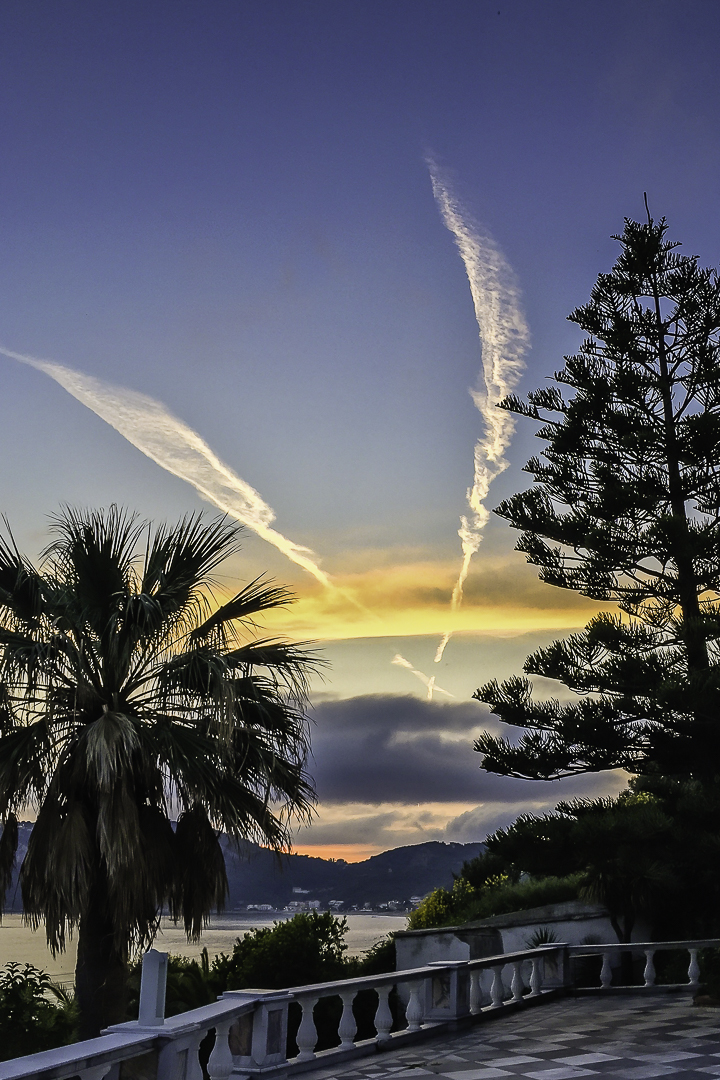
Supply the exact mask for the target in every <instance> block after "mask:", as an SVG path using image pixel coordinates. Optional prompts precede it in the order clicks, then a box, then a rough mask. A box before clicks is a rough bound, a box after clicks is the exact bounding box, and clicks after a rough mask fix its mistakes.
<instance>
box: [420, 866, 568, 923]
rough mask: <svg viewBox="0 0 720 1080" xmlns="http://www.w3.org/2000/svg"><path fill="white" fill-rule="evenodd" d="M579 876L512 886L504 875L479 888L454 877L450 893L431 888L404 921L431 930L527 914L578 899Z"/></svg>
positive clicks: (535, 880)
mask: <svg viewBox="0 0 720 1080" xmlns="http://www.w3.org/2000/svg"><path fill="white" fill-rule="evenodd" d="M581 883H582V875H581V874H572V875H570V876H569V877H562V878H557V877H543V878H530V879H528V880H526V881H520V882H517V883H514V882H513V881H511V880H510V878H509V877H507V876H506V875H504V874H502V875H497V876H495V877H493V878H490V879H488V880H486V882H485V884H484V885H483V886H481V887H479V888H475V887H473V886H472V885H471V884H470V883H469V882H468V881H467V880H466V879H465V878H462V877H461V878H458V879H457V880H456V881H455V884H454V885H453V888H452V890H448V889H435V891H434V892H431V893H430V895H429V896H426V897H425V899H424V900H423V902H422V903H421V904H420V906H419V907H418V908H416V909H415V911H413V912H412V914H411V915H410V918H409V920H408V928H409V929H410V930H424V929H429V928H431V927H436V926H437V927H440V926H457V925H459V924H461V923H466V922H477V921H480V920H482V919H489V918H491V917H492V916H493V915H506V914H508V913H509V912H511V911H527V910H528V909H529V908H534V907H543V906H544V905H545V904H559V903H562V902H563V901H565V900H576V899H577V898H578V895H579V892H580V887H581Z"/></svg>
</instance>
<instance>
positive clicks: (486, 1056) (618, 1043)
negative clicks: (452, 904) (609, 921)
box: [303, 996, 720, 1080]
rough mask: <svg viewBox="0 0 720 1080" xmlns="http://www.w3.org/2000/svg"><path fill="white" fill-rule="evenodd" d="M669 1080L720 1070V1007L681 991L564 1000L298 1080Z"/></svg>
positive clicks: (717, 1073) (684, 1079) (338, 1064)
mask: <svg viewBox="0 0 720 1080" xmlns="http://www.w3.org/2000/svg"><path fill="white" fill-rule="evenodd" d="M431 1075H434V1076H437V1077H441V1078H447V1080H494V1078H495V1077H498V1078H499V1077H513V1076H514V1077H527V1078H529V1080H573V1078H574V1077H580V1076H587V1077H593V1076H594V1077H603V1078H606V1080H610V1078H612V1080H645V1078H646V1077H647V1078H651V1077H656V1076H673V1077H677V1078H678V1080H688V1078H690V1077H693V1078H694V1080H701V1078H703V1077H704V1078H706V1080H707V1078H709V1077H713V1076H717V1077H720V1010H717V1009H703V1008H695V1007H693V1005H692V1002H691V1000H690V999H689V998H687V997H682V998H675V997H673V998H668V997H664V996H663V997H660V996H657V997H648V998H640V997H629V996H628V997H620V996H618V997H613V998H601V997H584V998H578V999H573V998H565V999H564V1000H560V1001H554V1002H549V1003H548V1004H547V1005H545V1004H543V1005H539V1006H537V1007H536V1008H534V1009H528V1010H527V1011H524V1012H521V1013H517V1012H515V1013H510V1014H508V1015H507V1016H501V1015H500V1016H497V1015H496V1016H493V1018H492V1020H491V1021H486V1022H483V1021H480V1022H479V1023H477V1024H476V1025H474V1026H473V1027H472V1028H470V1029H467V1030H465V1031H461V1032H459V1033H458V1034H457V1035H454V1036H453V1035H445V1036H441V1037H438V1038H437V1039H432V1040H429V1041H428V1042H425V1043H419V1044H417V1045H416V1046H410V1047H404V1048H398V1049H397V1050H389V1051H387V1052H386V1053H383V1054H379V1055H377V1056H374V1057H370V1058H367V1059H361V1060H356V1061H348V1062H347V1064H346V1065H343V1064H342V1063H341V1062H336V1063H334V1064H333V1065H332V1066H330V1064H329V1063H328V1065H326V1066H325V1067H324V1068H318V1069H316V1070H314V1071H312V1072H308V1073H305V1074H304V1078H303V1080H305V1078H307V1080H400V1078H402V1080H406V1078H407V1080H412V1078H413V1077H418V1080H420V1078H423V1077H429V1076H431Z"/></svg>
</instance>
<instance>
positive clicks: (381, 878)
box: [223, 841, 484, 909]
mask: <svg viewBox="0 0 720 1080" xmlns="http://www.w3.org/2000/svg"><path fill="white" fill-rule="evenodd" d="M223 846H224V847H225V863H226V866H227V873H228V881H229V883H230V897H229V900H228V904H227V906H228V908H229V909H230V908H233V907H244V906H245V905H246V904H259V903H264V904H272V905H273V907H284V906H285V905H286V904H287V903H288V902H289V901H291V900H303V899H306V900H320V901H321V902H322V904H323V905H327V903H328V901H330V900H343V901H344V902H345V905H346V907H351V906H353V905H357V906H358V907H362V906H363V905H365V904H367V905H369V906H371V907H377V906H378V905H379V904H386V903H388V901H390V900H399V901H401V902H402V901H406V900H409V899H410V897H411V896H424V895H425V893H428V892H430V891H431V890H432V889H435V888H437V887H438V886H439V885H444V886H445V887H446V888H449V887H450V886H451V885H452V881H453V873H458V871H459V870H460V868H461V867H462V864H463V862H465V860H466V859H474V858H475V856H476V855H479V854H480V852H481V851H482V850H483V848H484V845H483V844H442V843H439V842H438V841H433V842H430V843H427V844H412V845H410V846H408V847H400V848H393V849H392V851H383V852H382V854H380V855H373V857H372V858H371V859H365V860H364V861H363V862H357V863H346V862H343V860H341V859H340V860H337V861H333V860H331V859H317V858H314V857H313V856H311V855H283V856H282V857H281V858H280V859H278V858H277V856H275V855H273V854H272V852H270V851H268V850H267V848H261V847H258V846H257V845H255V844H247V845H245V846H244V850H243V852H242V855H238V854H237V853H236V852H235V851H234V850H233V849H232V848H231V847H230V846H229V844H228V843H227V842H225V843H224V845H223ZM293 889H302V890H303V892H302V893H298V892H295V893H293Z"/></svg>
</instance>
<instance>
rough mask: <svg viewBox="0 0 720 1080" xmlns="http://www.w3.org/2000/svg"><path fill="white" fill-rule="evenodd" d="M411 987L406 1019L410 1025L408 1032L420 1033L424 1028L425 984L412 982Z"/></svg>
mask: <svg viewBox="0 0 720 1080" xmlns="http://www.w3.org/2000/svg"><path fill="white" fill-rule="evenodd" d="M409 986H410V1000H409V1001H408V1003H407V1008H406V1010H405V1019H406V1020H407V1023H408V1031H419V1030H420V1028H421V1027H422V1022H423V1016H424V1010H423V1004H422V988H423V983H421V982H412V983H410V984H409Z"/></svg>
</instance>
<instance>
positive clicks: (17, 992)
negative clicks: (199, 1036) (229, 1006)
mask: <svg viewBox="0 0 720 1080" xmlns="http://www.w3.org/2000/svg"><path fill="white" fill-rule="evenodd" d="M347 928H348V927H347V920H345V919H337V918H335V916H333V915H331V914H329V913H322V914H320V913H318V912H308V913H305V912H303V913H301V914H299V915H295V916H294V918H292V919H288V920H287V921H286V922H276V923H275V924H274V925H273V926H272V927H263V928H261V929H254V930H251V931H249V932H248V933H247V934H246V935H245V936H244V937H242V938H238V940H237V942H236V944H235V946H234V948H233V951H232V953H231V954H221V955H219V956H215V957H213V958H212V960H211V959H210V958H209V956H208V953H207V950H206V949H204V950H203V952H202V954H201V957H200V959H199V960H194V959H187V958H185V957H181V956H171V957H170V959H169V966H168V979H167V997H166V1008H165V1013H166V1015H167V1016H175V1015H177V1014H178V1013H181V1012H186V1011H187V1010H188V1009H196V1008H199V1007H200V1006H201V1005H208V1004H210V1003H211V1002H213V1001H215V1000H217V998H218V996H219V995H220V994H222V993H224V992H225V990H242V989H244V988H246V987H253V988H255V987H257V988H263V989H269V990H272V989H282V988H283V987H289V986H302V985H303V984H305V983H313V982H327V981H330V980H333V979H349V978H354V977H356V976H360V975H373V974H377V973H379V972H384V971H394V970H395V945H394V942H393V940H392V938H391V937H388V938H384V939H383V940H382V941H379V942H378V943H377V944H376V945H375V946H373V948H372V949H369V950H368V951H367V952H366V953H365V954H364V955H363V956H361V957H346V956H345V952H346V951H347V945H346V944H345V935H346V933H347ZM140 970H141V968H140V964H139V963H137V964H135V965H134V966H133V967H132V968H131V969H130V973H129V977H128V986H127V1000H128V1009H127V1016H126V1019H128V1020H132V1019H137V1012H138V1001H139V994H140ZM376 1002H377V998H376V996H375V995H374V993H373V992H372V991H368V992H367V993H366V994H361V995H359V996H358V999H357V1000H356V1003H355V1012H356V1016H357V1019H358V1031H359V1035H358V1037H359V1038H369V1037H370V1036H371V1035H373V1034H374V1031H375V1029H374V1028H373V1026H372V1018H373V1015H374V1013H375V1005H376ZM390 1004H391V1008H393V1010H394V1012H395V1013H396V1015H397V1005H396V1003H395V1002H394V1001H393V997H392V996H391V1001H390ZM340 1011H341V1006H340V1002H339V998H338V999H337V1001H336V1000H335V999H327V1000H323V1001H322V1002H320V1004H319V1005H318V1006H317V1008H316V1010H315V1018H316V1021H317V1026H318V1033H319V1038H320V1045H321V1047H322V1048H323V1049H324V1048H327V1047H329V1046H332V1045H334V1043H335V1041H336V1040H335V1034H336V1032H337V1023H338V1019H339V1016H340ZM299 1023H300V1015H299V1008H297V1007H294V1006H293V1007H291V1010H290V1018H289V1031H288V1053H289V1054H296V1053H297V1045H296V1043H295V1034H296V1032H297V1028H298V1025H299ZM77 1026H78V1010H77V1006H76V1003H75V1001H74V1000H73V998H72V996H71V995H69V994H67V993H65V992H64V991H62V990H60V989H59V988H58V987H57V986H55V985H54V984H53V983H52V982H51V980H50V978H49V976H48V975H47V974H45V973H44V972H41V971H38V970H37V969H36V968H33V967H32V966H31V965H29V964H28V965H26V966H25V967H24V968H21V967H20V966H19V965H17V964H9V965H8V966H7V968H6V969H5V970H4V971H0V1060H7V1059H9V1058H13V1057H18V1056H20V1055H22V1054H32V1053H36V1052H37V1051H39V1050H48V1049H51V1048H52V1047H55V1046H63V1045H65V1044H67V1043H70V1042H74V1041H75V1040H76V1039H77V1037H78V1030H77ZM212 1042H213V1036H212V1034H211V1035H210V1036H209V1037H208V1039H206V1042H205V1045H204V1046H203V1055H202V1056H203V1057H204V1058H205V1060H207V1057H208V1056H209V1054H210V1051H211V1049H212Z"/></svg>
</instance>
